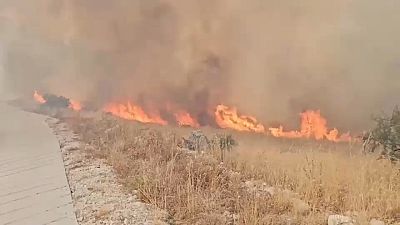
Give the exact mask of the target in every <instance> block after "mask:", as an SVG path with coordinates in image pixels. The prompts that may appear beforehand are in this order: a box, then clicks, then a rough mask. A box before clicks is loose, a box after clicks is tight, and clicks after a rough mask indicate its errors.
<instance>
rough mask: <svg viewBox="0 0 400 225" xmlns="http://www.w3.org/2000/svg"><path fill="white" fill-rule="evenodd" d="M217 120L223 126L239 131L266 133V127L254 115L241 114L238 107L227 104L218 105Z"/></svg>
mask: <svg viewBox="0 0 400 225" xmlns="http://www.w3.org/2000/svg"><path fill="white" fill-rule="evenodd" d="M215 120H216V122H217V124H218V126H220V127H221V128H231V129H234V130H239V131H253V132H257V133H264V132H265V128H264V126H263V125H262V124H260V123H259V122H258V121H257V119H256V118H254V117H252V116H246V115H239V114H238V112H237V109H236V108H234V107H232V108H230V107H228V106H225V105H218V106H217V108H216V111H215Z"/></svg>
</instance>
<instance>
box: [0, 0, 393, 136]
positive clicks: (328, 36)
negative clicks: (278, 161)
mask: <svg viewBox="0 0 400 225" xmlns="http://www.w3.org/2000/svg"><path fill="white" fill-rule="evenodd" d="M398 21H400V2H399V1H398V0H385V1H373V0H353V1H348V0H337V1H327V0H326V1H321V0H309V1H292V0H282V1H272V0H249V1H244V0H185V1H177V0H146V1H140V0H114V1H109V0H85V1H80V0H35V1H34V0H2V1H0V85H1V87H0V88H1V89H0V90H2V91H0V93H9V92H12V93H17V94H31V93H32V90H34V89H39V90H42V91H44V92H51V93H56V94H60V95H65V96H67V97H72V98H75V99H78V100H83V101H85V100H87V101H91V102H95V103H97V104H99V105H101V104H104V103H106V102H108V101H113V100H125V99H133V100H134V101H136V102H138V103H140V104H142V105H144V106H145V107H156V106H157V105H159V104H161V103H163V104H164V103H166V102H168V103H173V104H177V105H180V106H181V107H184V108H186V109H187V110H190V111H191V112H192V113H196V114H199V113H202V111H204V110H207V108H209V107H210V106H212V105H215V104H217V103H221V102H223V103H225V104H228V105H235V106H237V107H238V108H239V109H240V110H242V111H244V112H246V113H248V114H252V115H255V116H256V117H257V118H259V119H260V120H261V121H263V122H267V123H268V122H282V123H285V124H287V125H289V126H290V125H292V126H294V124H297V118H298V114H299V113H300V112H301V111H303V110H305V109H320V110H321V112H322V113H323V114H324V115H326V117H327V118H328V121H329V123H330V124H332V126H333V125H335V126H337V127H338V128H340V129H342V130H346V129H348V130H359V129H363V128H365V126H366V125H367V124H368V123H369V119H370V116H371V114H373V113H377V112H379V111H380V110H384V109H391V108H392V107H393V106H394V105H395V104H398V103H399V102H400V46H399V44H398V40H400V29H399V28H398Z"/></svg>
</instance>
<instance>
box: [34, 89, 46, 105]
mask: <svg viewBox="0 0 400 225" xmlns="http://www.w3.org/2000/svg"><path fill="white" fill-rule="evenodd" d="M33 99H35V101H36V102H38V103H40V104H44V103H46V99H44V97H43V96H42V95H41V94H39V92H38V91H35V92H34V93H33Z"/></svg>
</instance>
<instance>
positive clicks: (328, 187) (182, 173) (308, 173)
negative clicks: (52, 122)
mask: <svg viewBox="0 0 400 225" xmlns="http://www.w3.org/2000/svg"><path fill="white" fill-rule="evenodd" d="M68 122H69V124H70V126H71V127H72V128H73V129H74V131H75V132H76V133H78V134H80V136H81V138H82V140H83V141H84V143H86V146H85V148H86V150H87V151H89V152H90V153H91V154H93V155H95V156H96V157H101V158H105V159H107V161H108V163H109V164H110V165H112V166H113V167H114V169H115V171H116V172H117V174H118V176H119V178H120V180H121V182H122V183H123V184H124V186H125V187H126V190H127V191H132V192H133V191H136V190H137V192H138V195H139V197H140V198H141V199H142V200H143V201H144V202H147V203H150V204H152V205H155V206H157V207H158V208H160V209H164V210H165V211H166V212H167V213H168V215H169V217H170V219H171V223H172V224H210V225H212V224H215V225H217V224H299V225H314V224H315V225H316V224H326V221H327V217H328V216H329V215H332V214H341V215H349V216H351V217H353V218H355V219H356V220H357V221H358V224H368V221H370V219H373V218H375V219H380V220H384V221H385V222H386V223H387V224H391V223H395V222H400V194H399V193H400V170H399V166H398V165H397V164H396V163H393V162H391V161H390V160H377V156H376V155H374V154H367V155H365V154H362V151H361V149H362V146H361V144H354V143H352V144H341V145H339V144H332V143H325V142H311V141H300V140H297V141H289V140H287V141H286V140H277V139H273V138H268V137H262V138H260V137H254V139H252V138H251V137H249V136H246V135H243V137H242V136H241V134H236V135H234V136H235V138H236V140H237V142H238V143H239V145H238V146H236V147H235V148H234V149H233V150H232V151H226V152H224V154H221V149H220V148H219V146H218V145H217V146H212V147H210V148H209V150H208V151H202V152H196V151H189V150H187V149H185V148H181V147H178V146H182V136H183V135H187V133H188V132H187V131H186V130H185V131H183V128H168V129H165V128H161V127H156V126H150V125H143V124H137V123H131V122H127V121H122V120H118V119H115V118H112V117H109V116H103V117H101V118H97V119H76V118H74V119H71V120H68ZM217 132H218V131H217ZM219 132H221V131H219ZM241 139H243V141H242V140H241ZM268 143H270V144H268Z"/></svg>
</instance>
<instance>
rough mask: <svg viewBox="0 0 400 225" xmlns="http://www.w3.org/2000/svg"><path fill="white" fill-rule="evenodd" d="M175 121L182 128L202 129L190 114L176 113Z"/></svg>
mask: <svg viewBox="0 0 400 225" xmlns="http://www.w3.org/2000/svg"><path fill="white" fill-rule="evenodd" d="M174 116H175V119H176V121H177V122H178V124H179V125H180V126H190V127H196V128H197V127H200V124H199V123H198V122H197V120H196V119H194V118H193V117H192V116H191V115H190V114H189V113H188V112H185V111H178V112H176V113H174Z"/></svg>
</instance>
